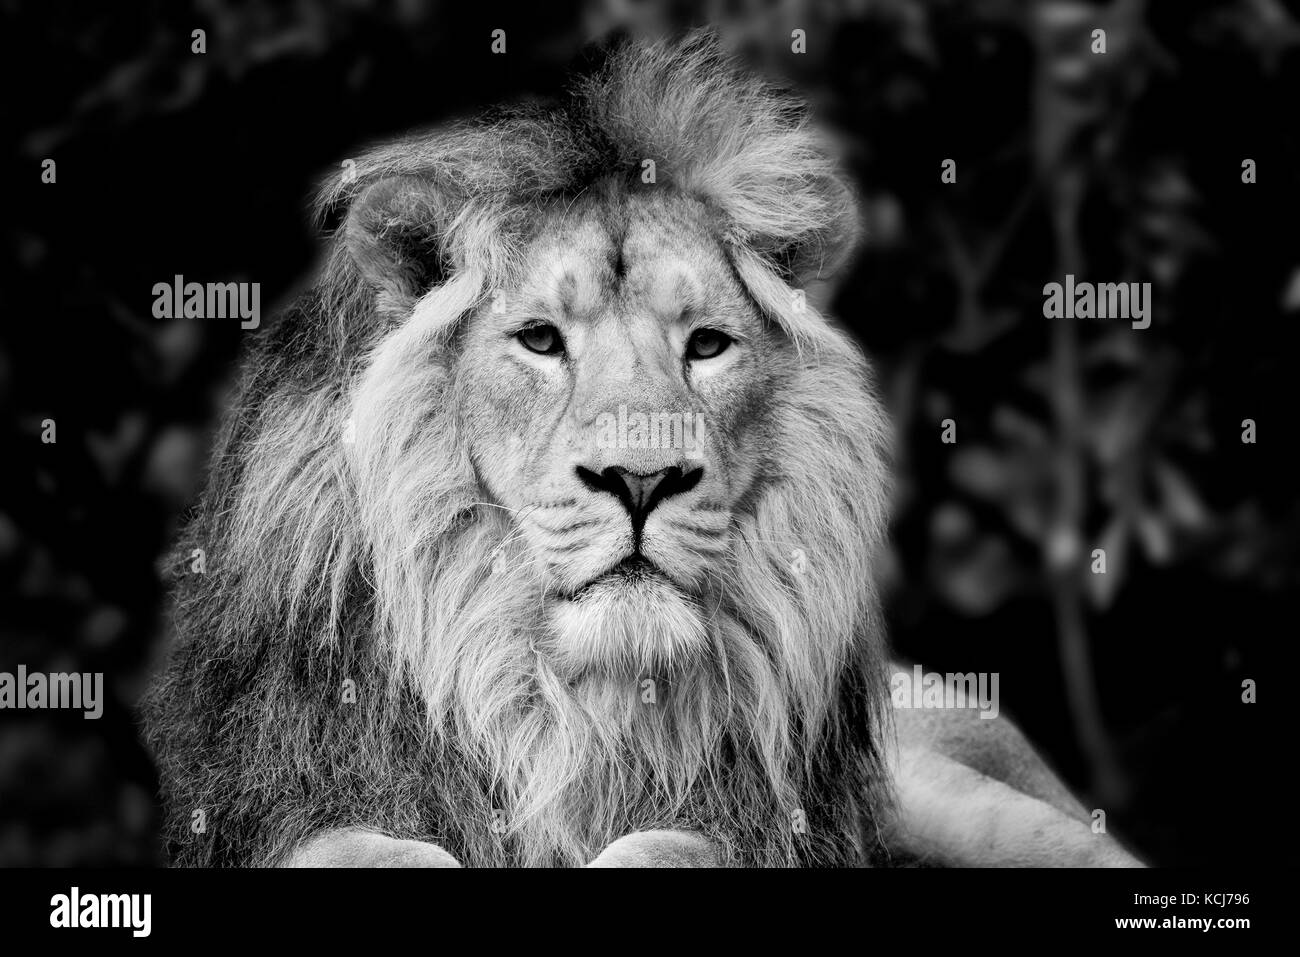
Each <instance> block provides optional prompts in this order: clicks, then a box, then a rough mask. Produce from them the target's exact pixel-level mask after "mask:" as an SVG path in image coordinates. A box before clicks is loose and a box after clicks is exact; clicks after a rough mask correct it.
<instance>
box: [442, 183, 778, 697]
mask: <svg viewBox="0 0 1300 957" xmlns="http://www.w3.org/2000/svg"><path fill="white" fill-rule="evenodd" d="M706 215H707V214H706V210H705V209H704V207H703V206H702V205H701V204H699V203H697V202H694V201H691V200H688V199H686V198H683V197H679V196H672V195H650V196H636V195H633V196H625V197H622V198H621V199H610V200H594V201H590V202H585V203H581V202H580V203H578V204H574V205H566V206H563V207H559V208H556V209H553V210H550V211H548V212H546V213H544V214H543V216H542V220H541V223H540V224H539V226H538V229H537V234H536V237H535V238H534V240H533V241H532V242H531V243H530V244H529V246H528V247H527V251H526V254H525V255H526V258H525V262H524V266H523V268H522V269H521V270H519V275H520V276H521V279H520V281H519V282H518V283H517V285H516V286H515V287H514V288H510V289H505V290H501V291H500V292H499V293H498V294H497V295H496V296H495V297H493V299H492V302H491V304H490V305H489V306H486V307H484V308H482V309H480V310H479V311H478V312H477V314H476V316H475V317H474V318H473V319H472V321H471V322H470V323H469V325H468V327H467V329H466V331H465V333H464V337H463V341H462V343H461V346H460V359H459V366H458V371H457V373H456V377H455V378H456V388H455V393H456V396H457V400H458V401H457V405H458V406H459V408H460V409H461V410H462V413H461V415H462V419H463V426H464V429H465V441H466V444H467V445H468V449H469V454H470V457H471V458H472V461H473V464H474V468H475V469H476V471H477V474H478V478H479V480H480V482H481V483H482V486H483V488H484V489H485V491H486V492H487V494H488V495H489V496H490V497H491V499H492V500H493V501H494V502H495V503H496V504H498V505H500V506H501V507H503V508H504V509H506V510H508V512H509V514H510V516H511V518H512V520H513V523H514V525H515V527H516V528H517V531H518V536H519V538H520V540H521V542H522V543H523V546H524V548H523V550H522V554H523V556H524V560H525V561H527V562H530V563H535V565H536V566H537V568H536V571H537V572H538V573H539V574H540V579H541V588H542V590H543V593H544V594H543V597H542V603H543V608H541V609H539V611H540V612H541V613H542V614H544V616H545V625H544V637H543V638H542V639H541V640H540V641H539V642H537V644H538V648H539V651H541V652H542V653H544V654H545V655H547V656H548V657H549V658H550V659H551V660H552V662H553V664H554V665H555V666H556V667H557V669H558V670H560V671H562V672H563V673H565V674H566V675H569V676H576V675H577V674H579V673H581V672H583V671H586V670H588V669H595V670H599V671H602V672H605V673H607V674H620V675H621V674H625V673H627V674H630V675H631V676H635V675H636V674H644V673H646V672H647V671H662V670H664V669H666V668H668V667H669V666H670V665H672V666H675V667H683V666H687V665H689V663H690V662H691V661H692V659H693V658H694V657H695V656H696V655H698V654H699V653H700V652H701V651H702V650H703V649H704V647H705V643H706V640H707V629H706V627H705V622H706V620H707V619H708V618H709V617H710V615H711V610H710V609H711V605H716V602H717V600H718V598H719V593H720V589H721V588H722V587H723V585H724V582H725V581H726V579H727V576H728V574H729V571H728V569H729V551H730V540H731V524H732V518H733V514H734V512H735V509H736V508H737V505H738V503H740V502H741V500H742V499H743V498H744V496H745V495H746V494H747V493H749V492H751V491H752V490H753V488H754V486H755V482H756V480H757V479H758V466H759V461H760V455H759V453H758V450H759V449H761V448H763V446H764V445H765V443H766V442H767V441H768V438H769V430H768V429H767V428H766V427H765V423H766V421H767V418H768V414H769V410H768V403H769V401H770V399H771V396H772V390H773V383H772V379H773V377H774V375H776V374H777V373H778V370H779V368H780V367H781V365H782V363H783V360H784V358H785V357H784V350H783V347H782V345H781V343H780V341H779V339H778V337H777V336H775V335H774V334H773V333H772V332H771V331H770V330H769V329H767V328H766V327H765V324H764V323H763V321H762V319H761V317H760V316H759V315H758V314H757V311H756V310H755V308H754V307H753V305H752V303H751V301H750V300H749V299H748V298H747V296H746V295H745V293H744V290H743V289H742V287H741V286H740V284H739V283H738V282H737V280H736V279H735V277H734V275H733V274H732V272H731V270H730V269H729V268H728V265H727V261H726V258H725V256H724V254H723V251H722V250H721V248H720V247H719V245H718V242H717V240H716V239H714V237H713V235H712V234H711V233H710V231H709V229H708V223H707V219H706ZM514 554H515V555H518V554H519V553H514Z"/></svg>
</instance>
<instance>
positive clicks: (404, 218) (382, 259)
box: [343, 176, 447, 303]
mask: <svg viewBox="0 0 1300 957" xmlns="http://www.w3.org/2000/svg"><path fill="white" fill-rule="evenodd" d="M446 221H447V203H446V201H445V199H444V198H443V197H442V196H441V194H440V192H439V191H438V190H437V189H436V188H435V187H434V185H433V184H432V183H431V182H429V181H428V180H427V179H424V178H422V177H419V176H393V177H388V178H385V179H381V180H378V181H377V182H374V183H371V184H370V185H369V186H366V187H365V188H364V189H362V190H361V192H360V193H359V194H358V195H357V197H356V198H355V199H354V200H353V201H352V204H351V205H350V206H349V208H348V213H347V218H346V220H345V222H344V225H343V242H344V244H345V245H346V247H347V250H348V252H349V253H350V254H351V256H352V259H353V260H354V261H355V262H356V264H357V268H358V269H360V271H361V274H362V275H363V276H365V277H366V278H367V279H369V280H370V281H371V282H372V283H373V284H374V285H375V286H376V287H377V288H378V289H379V290H380V291H381V292H383V293H387V294H388V295H389V296H390V297H392V298H394V299H395V300H397V301H398V302H402V303H408V302H414V300H416V299H418V298H419V297H420V296H422V295H423V294H424V293H425V292H427V291H428V290H429V289H430V288H431V287H432V286H433V285H434V284H435V283H438V282H440V281H441V280H442V279H443V278H444V273H445V272H446V263H445V262H444V255H443V249H444V245H443V242H442V240H443V228H444V224H445V223H446Z"/></svg>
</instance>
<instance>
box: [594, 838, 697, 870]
mask: <svg viewBox="0 0 1300 957" xmlns="http://www.w3.org/2000/svg"><path fill="white" fill-rule="evenodd" d="M718 865H719V861H718V855H717V853H716V852H715V851H714V849H713V845H711V844H710V843H709V842H708V841H707V840H705V839H704V838H703V837H701V836H700V835H698V834H694V833H691V832H690V831H638V832H636V833H635V834H628V835H626V836H625V837H620V838H619V839H618V840H617V841H615V842H614V843H613V844H611V845H609V847H607V848H605V849H604V850H603V851H601V852H600V854H599V855H597V857H596V859H595V860H594V861H592V862H591V863H590V864H588V865H587V866H588V867H717V866H718Z"/></svg>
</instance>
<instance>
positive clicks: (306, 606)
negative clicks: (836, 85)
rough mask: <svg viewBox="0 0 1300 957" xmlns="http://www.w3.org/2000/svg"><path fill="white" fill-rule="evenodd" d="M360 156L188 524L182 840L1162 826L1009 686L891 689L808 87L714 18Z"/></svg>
mask: <svg viewBox="0 0 1300 957" xmlns="http://www.w3.org/2000/svg"><path fill="white" fill-rule="evenodd" d="M346 165H347V166H348V167H349V169H348V170H347V175H344V176H337V177H332V178H331V180H330V181H329V182H328V183H327V184H326V185H325V186H324V187H323V189H322V191H321V193H320V196H319V200H318V204H317V207H318V212H319V214H320V216H321V218H322V221H323V222H326V223H329V224H330V225H331V227H332V229H331V232H332V236H331V239H330V244H329V249H328V254H327V258H326V260H325V262H324V265H323V267H322V269H321V272H320V275H319V277H318V279H317V281H316V282H315V284H314V286H313V287H312V288H311V289H310V291H308V292H307V293H305V294H304V295H303V296H302V297H301V298H300V299H299V300H298V301H297V302H295V303H294V304H293V305H292V306H291V307H290V308H288V309H287V310H286V311H285V312H284V313H283V314H282V315H281V316H279V317H278V319H276V320H275V321H274V322H272V323H270V324H269V326H268V327H267V328H264V329H263V330H261V331H259V332H258V334H257V335H256V337H255V339H254V344H253V345H252V346H251V348H250V351H249V354H248V355H247V356H246V358H245V360H244V362H243V365H242V372H241V375H240V377H239V381H238V386H237V390H236V397H235V399H234V401H233V403H232V405H231V407H230V409H229V412H228V414H227V415H226V416H225V419H224V422H223V424H222V427H221V429H220V431H219V435H218V437H217V440H216V445H215V450H214V452H213V457H212V460H211V466H210V470H209V479H208V482H207V485H206V488H205V490H204V492H203V493H202V496H201V499H200V501H199V503H198V505H197V507H196V508H195V510H194V512H193V514H192V515H191V517H190V518H189V520H188V522H187V525H186V527H185V530H184V532H183V534H182V535H181V539H180V542H179V550H178V555H179V556H180V558H179V559H178V561H177V568H178V569H179V571H178V573H177V575H176V580H175V584H174V595H175V600H174V612H173V617H174V624H173V631H174V642H173V644H172V647H171V649H170V653H169V656H168V660H167V662H166V664H165V666H164V668H163V669H162V670H161V672H160V674H159V676H158V677H157V679H156V680H155V682H154V684H153V686H152V688H151V690H150V692H149V694H148V695H147V699H146V703H145V707H144V713H145V722H146V730H147V737H148V740H149V742H150V744H151V746H152V748H153V750H154V752H155V754H156V756H157V760H158V764H159V767H160V776H161V781H162V792H163V798H164V804H165V809H166V820H167V837H168V843H169V850H170V856H171V858H172V860H173V862H174V863H176V864H179V865H208V866H239V865H252V866H271V865H306V866H321V865H349V864H350V865H362V866H455V865H462V866H477V867H486V866H491V867H496V866H581V865H591V866H640V865H648V866H715V865H716V866H849V865H861V864H878V863H885V864H889V863H901V862H911V863H916V862H921V863H934V864H1130V863H1136V861H1135V859H1133V858H1132V857H1131V856H1130V855H1129V854H1128V853H1127V852H1126V851H1124V850H1123V849H1122V848H1121V847H1120V846H1119V845H1118V844H1117V843H1116V842H1115V841H1114V840H1113V839H1112V838H1109V837H1107V836H1105V835H1095V834H1093V833H1092V832H1091V830H1090V828H1089V827H1088V825H1087V823H1086V821H1087V816H1086V814H1085V812H1084V809H1083V808H1082V807H1081V806H1080V805H1079V804H1078V802H1077V801H1076V800H1075V799H1074V797H1073V796H1072V795H1071V794H1070V793H1069V792H1068V790H1067V789H1066V788H1065V787H1064V786H1063V785H1062V784H1061V783H1060V781H1059V780H1058V779H1057V778H1056V777H1055V776H1054V775H1053V774H1052V773H1051V771H1050V770H1048V769H1047V767H1046V765H1045V764H1044V763H1043V762H1042V761H1041V760H1040V759H1039V758H1038V757H1037V756H1036V755H1035V754H1034V752H1033V750H1032V748H1030V747H1029V745H1028V744H1027V743H1026V742H1025V740H1024V739H1023V737H1022V736H1020V735H1019V733H1018V732H1016V731H1015V729H1014V728H1012V727H1010V726H1009V725H1008V724H1007V723H1006V720H1005V719H999V720H997V721H981V720H974V721H972V720H970V719H971V715H972V713H971V712H968V711H960V710H954V711H938V712H936V711H923V712H908V711H897V712H896V713H894V712H893V709H891V708H890V698H889V690H888V675H889V673H890V668H891V665H890V663H889V658H888V652H887V646H886V640H885V635H884V629H883V624H882V613H881V599H880V596H879V594H878V592H877V588H876V584H875V578H876V576H875V574H874V572H875V570H876V569H877V568H878V567H879V563H880V555H881V553H882V549H883V547H884V545H885V534H886V531H885V530H886V521H887V511H888V509H887V503H888V499H889V489H890V466H889V461H890V455H889V448H890V438H889V425H888V420H887V416H886V415H885V413H884V411H883V407H882V404H881V401H880V399H879V397H878V396H877V394H876V391H875V387H874V385H873V381H872V378H871V373H870V369H869V367H868V364H867V361H866V359H865V358H864V356H863V355H862V353H861V351H860V350H859V349H858V348H857V347H856V345H854V344H853V342H852V340H851V339H850V338H849V337H848V336H847V335H846V334H845V333H844V332H843V331H842V330H840V329H839V328H837V326H836V325H835V324H834V323H833V322H832V321H831V320H830V319H829V318H827V317H826V316H824V315H823V314H822V312H821V311H820V310H819V309H818V308H817V307H816V306H815V305H814V301H815V299H816V296H814V295H812V294H811V293H810V292H809V291H810V290H815V289H816V288H817V284H818V283H819V282H823V281H824V280H826V279H827V278H828V277H829V276H831V275H832V274H833V273H834V271H835V270H836V269H838V268H839V267H841V266H842V265H843V264H844V263H845V262H846V261H847V260H848V259H849V258H850V256H851V253H852V251H853V249H854V246H855V242H856V239H857V236H858V233H859V226H858V206H857V203H856V200H855V193H854V190H853V188H852V187H851V185H850V184H849V182H848V181H847V179H846V178H845V176H844V174H843V173H842V171H841V170H840V168H839V166H838V164H837V162H836V160H835V158H834V155H833V152H832V151H831V150H830V149H829V148H828V146H827V145H826V143H825V142H824V140H823V138H822V137H821V136H820V135H819V134H818V133H817V131H816V130H815V128H814V127H813V126H812V125H811V124H810V122H809V118H808V115H807V111H806V110H805V108H804V107H803V106H802V104H800V103H799V102H798V101H797V100H795V99H794V98H792V97H791V96H790V95H789V94H787V93H784V92H781V91H778V90H776V89H774V88H773V87H772V86H771V85H769V84H768V83H766V82H764V81H763V80H761V79H758V78H756V77H753V76H751V75H749V74H748V73H746V72H745V71H744V70H743V69H742V68H740V67H739V66H737V65H736V63H735V62H734V61H733V60H731V59H730V58H729V57H728V56H727V55H726V54H724V53H723V52H722V50H721V49H720V45H719V43H718V42H717V40H716V38H715V37H714V36H712V35H710V34H708V33H695V34H692V35H689V36H687V37H686V38H684V39H680V40H677V41H663V42H659V43H654V44H630V45H627V46H625V47H623V48H621V49H619V50H616V51H615V52H613V53H612V54H611V55H610V57H609V58H608V60H607V62H606V64H605V65H604V67H603V68H601V69H600V70H598V71H597V72H595V73H594V74H593V75H591V76H588V77H586V78H585V79H582V80H580V81H578V82H577V83H576V85H575V86H574V87H573V88H572V90H571V92H570V94H569V96H568V98H567V99H566V100H565V101H564V102H563V103H560V104H558V105H529V106H518V107H510V108H506V109H503V110H499V111H496V112H494V113H492V114H491V115H489V116H486V117H483V118H480V119H476V120H472V121H464V122H460V123H457V124H453V125H451V126H448V127H444V128H441V129H438V130H435V131H433V132H431V133H427V134H422V135H417V136H413V137H410V138H407V139H404V140H402V141H400V142H396V143H392V144H388V145H384V146H381V147H379V148H377V149H374V150H372V151H370V152H368V153H367V154H366V155H364V156H362V157H360V158H358V159H357V160H356V161H355V163H351V164H346ZM199 548H201V549H203V550H204V554H205V555H206V561H205V567H204V569H203V571H202V573H195V572H193V571H191V570H190V568H189V563H188V560H187V556H188V555H190V554H191V553H192V551H193V550H194V549H199Z"/></svg>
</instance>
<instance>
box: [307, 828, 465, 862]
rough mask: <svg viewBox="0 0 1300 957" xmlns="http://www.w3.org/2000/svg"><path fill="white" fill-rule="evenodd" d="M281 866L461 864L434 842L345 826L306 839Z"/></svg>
mask: <svg viewBox="0 0 1300 957" xmlns="http://www.w3.org/2000/svg"><path fill="white" fill-rule="evenodd" d="M283 866H285V867H459V866H460V864H459V862H457V860H456V858H454V857H452V856H451V855H450V854H448V853H447V852H446V851H444V850H443V849H442V848H441V847H439V846H438V845H437V844H430V843H427V842H425V841H409V840H401V839H399V838H395V837H388V836H387V835H386V834H379V833H377V832H375V831H367V830H363V829H361V828H347V829H342V830H336V831H324V832H322V833H320V834H316V835H314V836H312V837H310V838H308V839H307V840H306V841H304V842H303V843H302V844H300V845H298V847H297V848H295V849H294V850H293V851H292V852H291V853H290V854H289V856H288V858H287V859H286V860H285V862H284V865H283Z"/></svg>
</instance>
